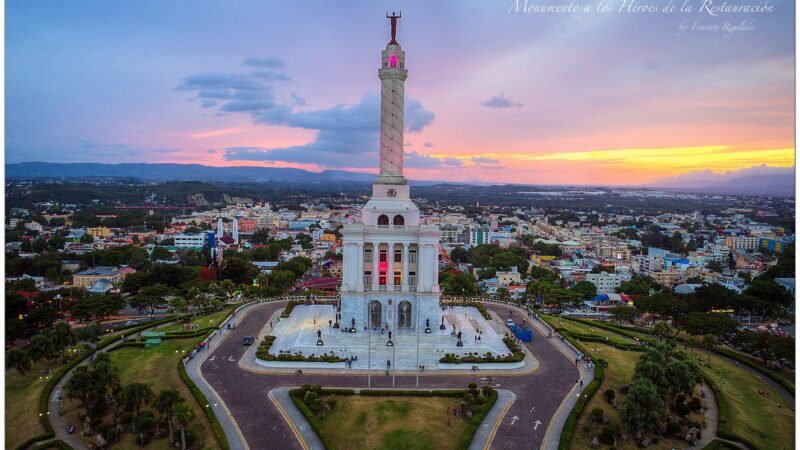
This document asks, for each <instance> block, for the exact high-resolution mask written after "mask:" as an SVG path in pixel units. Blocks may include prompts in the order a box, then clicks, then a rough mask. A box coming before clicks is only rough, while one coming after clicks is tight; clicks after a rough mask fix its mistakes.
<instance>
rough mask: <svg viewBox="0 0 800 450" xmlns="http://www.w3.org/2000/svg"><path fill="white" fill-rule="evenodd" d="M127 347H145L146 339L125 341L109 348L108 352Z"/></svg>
mask: <svg viewBox="0 0 800 450" xmlns="http://www.w3.org/2000/svg"><path fill="white" fill-rule="evenodd" d="M125 347H137V348H144V341H129V342H123V343H122V344H119V345H117V346H115V347H114V348H110V349H108V350H107V351H106V352H107V353H111V352H114V351H117V350H119V349H121V348H125Z"/></svg>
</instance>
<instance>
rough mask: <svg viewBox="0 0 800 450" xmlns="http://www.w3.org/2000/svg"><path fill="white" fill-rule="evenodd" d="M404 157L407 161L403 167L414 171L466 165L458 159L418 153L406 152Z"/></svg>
mask: <svg viewBox="0 0 800 450" xmlns="http://www.w3.org/2000/svg"><path fill="white" fill-rule="evenodd" d="M404 156H405V161H404V162H403V165H404V166H405V167H411V168H414V169H435V168H439V167H460V166H463V165H464V162H463V161H461V160H460V159H458V158H447V157H438V156H430V155H424V154H422V153H417V152H406V153H405V155H404Z"/></svg>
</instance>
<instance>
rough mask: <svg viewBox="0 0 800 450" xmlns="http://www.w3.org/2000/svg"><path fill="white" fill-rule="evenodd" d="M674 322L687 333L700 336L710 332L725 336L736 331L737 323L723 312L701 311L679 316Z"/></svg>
mask: <svg viewBox="0 0 800 450" xmlns="http://www.w3.org/2000/svg"><path fill="white" fill-rule="evenodd" d="M676 324H677V325H678V326H679V327H680V328H682V329H683V330H685V331H686V332H687V333H689V334H691V335H694V336H700V335H704V334H712V335H715V336H727V335H729V334H732V333H735V332H736V327H737V326H738V325H739V323H738V322H737V321H736V320H735V319H732V318H731V317H730V316H728V315H727V314H723V313H701V312H691V313H689V314H686V315H683V316H679V317H678V318H677V319H676Z"/></svg>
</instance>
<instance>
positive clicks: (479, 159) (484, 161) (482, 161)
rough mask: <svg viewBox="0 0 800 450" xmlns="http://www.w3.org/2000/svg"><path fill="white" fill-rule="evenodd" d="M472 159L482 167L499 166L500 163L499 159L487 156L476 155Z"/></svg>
mask: <svg viewBox="0 0 800 450" xmlns="http://www.w3.org/2000/svg"><path fill="white" fill-rule="evenodd" d="M470 161H472V162H473V163H475V165H476V166H480V167H499V166H498V164H500V160H499V159H493V158H486V157H483V156H475V157H473V158H470Z"/></svg>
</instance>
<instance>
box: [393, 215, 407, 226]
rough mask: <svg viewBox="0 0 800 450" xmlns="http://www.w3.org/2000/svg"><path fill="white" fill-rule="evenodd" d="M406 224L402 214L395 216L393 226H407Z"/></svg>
mask: <svg viewBox="0 0 800 450" xmlns="http://www.w3.org/2000/svg"><path fill="white" fill-rule="evenodd" d="M405 224H406V219H405V218H404V217H403V216H401V215H400V214H398V215H396V216H394V218H393V219H392V225H405Z"/></svg>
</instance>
